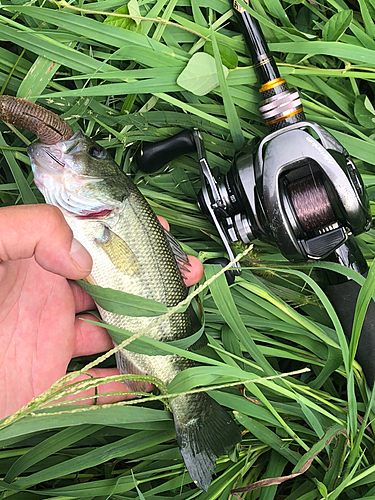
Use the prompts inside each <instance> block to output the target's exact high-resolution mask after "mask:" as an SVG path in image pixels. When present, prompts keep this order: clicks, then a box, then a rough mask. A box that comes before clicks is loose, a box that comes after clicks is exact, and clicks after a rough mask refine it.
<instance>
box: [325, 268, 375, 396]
mask: <svg viewBox="0 0 375 500" xmlns="http://www.w3.org/2000/svg"><path fill="white" fill-rule="evenodd" d="M363 276H364V277H366V276H367V272H366V273H365V274H363ZM360 289H361V286H360V285H359V284H358V283H357V282H356V281H354V280H348V281H346V282H344V283H340V284H337V285H328V286H327V287H326V288H325V293H326V294H327V296H328V298H329V300H330V301H331V303H332V305H333V307H334V308H335V311H336V314H337V316H338V318H339V320H340V322H341V325H342V328H343V330H344V333H345V335H346V336H347V338H348V339H350V337H351V334H352V326H353V318H354V312H355V306H356V303H357V298H358V294H359V291H360ZM355 357H356V359H357V361H358V362H359V364H360V365H361V366H362V368H363V372H364V374H365V377H366V380H367V383H368V385H369V387H370V388H372V387H373V385H374V382H375V362H374V360H375V302H374V301H373V299H371V300H370V303H369V305H368V309H367V312H366V316H365V319H364V321H363V326H362V330H361V335H360V338H359V343H358V349H357V353H356V356H355Z"/></svg>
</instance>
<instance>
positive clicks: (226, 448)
mask: <svg viewBox="0 0 375 500" xmlns="http://www.w3.org/2000/svg"><path fill="white" fill-rule="evenodd" d="M28 154H29V156H30V159H31V165H32V169H33V172H34V180H35V184H36V186H37V187H38V188H39V190H40V191H41V192H42V194H43V195H44V198H45V200H46V202H47V203H49V204H51V205H55V206H57V207H58V208H59V209H60V210H61V211H62V213H63V215H64V217H65V219H66V221H67V223H68V224H69V226H70V227H71V229H72V231H73V233H74V237H75V238H76V239H77V240H78V241H79V242H80V243H82V245H84V246H85V248H86V249H87V250H88V251H89V253H90V254H91V256H92V258H93V267H92V271H91V273H90V275H89V276H88V281H89V282H90V283H92V284H95V285H98V286H101V287H107V288H108V287H109V288H112V289H115V290H120V291H126V292H128V293H131V294H135V295H139V296H142V297H146V298H148V299H153V300H156V301H158V302H162V303H164V304H165V305H166V306H168V307H173V306H175V305H177V304H178V303H179V302H180V301H182V300H183V299H185V298H186V297H187V294H188V289H187V288H186V286H185V284H184V281H183V268H184V266H186V265H188V260H187V257H186V255H185V253H184V252H183V250H182V248H181V246H180V245H179V244H178V242H177V240H175V239H174V238H173V236H171V234H170V233H168V232H167V231H166V230H165V229H164V228H163V227H162V225H161V224H160V222H159V220H158V218H157V217H156V215H155V213H154V212H153V210H152V209H151V207H150V205H149V204H148V203H147V201H146V200H145V198H144V197H143V195H142V194H141V193H140V191H139V190H138V188H137V187H136V186H135V184H134V183H133V182H132V181H131V179H130V178H129V176H127V175H125V174H124V173H123V172H122V171H121V169H120V168H119V167H118V166H117V164H116V163H115V162H114V160H113V159H112V158H111V157H110V156H109V154H108V153H107V151H106V150H105V149H103V148H102V147H101V146H100V145H99V144H97V143H96V142H95V141H93V140H92V139H90V138H88V137H87V136H85V135H84V134H83V133H82V132H80V131H77V132H76V133H75V134H74V135H73V136H72V137H71V138H69V139H67V140H63V141H59V142H57V143H56V144H43V143H34V144H32V145H30V146H29V148H28ZM181 269H182V270H181ZM98 309H99V312H100V315H101V318H102V320H103V321H104V323H107V324H109V325H113V326H116V327H120V328H124V329H126V330H128V331H130V332H132V333H137V332H140V331H146V332H147V333H146V334H145V335H146V336H147V337H150V338H153V339H157V340H159V341H162V342H169V341H174V340H178V339H183V338H186V337H188V336H190V335H192V334H193V333H195V332H196V331H198V329H199V328H200V327H201V324H200V319H199V318H198V316H197V314H196V313H195V312H194V309H193V307H192V306H191V305H190V306H189V307H188V308H187V309H186V310H185V311H184V312H178V313H175V314H173V315H171V316H170V317H169V318H167V319H162V320H161V321H160V322H158V323H157V324H155V321H154V319H153V318H150V317H140V318H139V317H138V318H135V317H129V316H122V315H118V314H114V313H111V312H108V311H106V310H105V309H103V308H101V307H100V306H98ZM205 341H206V339H205V336H204V334H203V336H202V337H201V339H200V340H199V341H198V344H200V345H198V344H197V345H195V346H191V347H190V349H193V348H195V349H198V348H200V347H201V346H202V345H203V344H204V343H205ZM116 362H117V366H118V369H119V371H120V373H122V374H147V375H151V376H153V377H156V378H158V379H159V380H161V381H162V382H163V383H164V384H165V385H167V384H168V383H170V382H171V381H172V380H173V379H174V377H175V376H176V375H177V374H178V373H180V372H181V371H183V370H185V369H187V368H190V367H193V366H194V362H193V361H191V360H189V359H187V358H184V357H183V356H179V355H176V354H168V355H165V356H162V355H148V354H139V353H135V352H131V351H129V350H125V349H122V350H120V351H118V352H117V353H116ZM125 383H126V385H127V386H128V387H129V389H130V390H131V391H145V389H146V388H145V385H144V384H145V383H144V382H139V381H125ZM170 407H171V410H172V413H173V418H174V423H175V429H176V437H177V443H178V446H179V449H180V452H181V455H182V458H183V460H184V463H185V465H186V468H187V470H188V472H189V474H190V476H191V478H192V480H193V482H194V483H195V484H196V485H197V486H198V487H199V488H200V489H202V490H204V491H207V490H208V488H209V486H210V484H211V480H212V477H211V473H215V467H216V458H218V457H219V456H221V455H223V454H225V453H228V452H230V451H231V450H233V449H234V447H235V446H236V445H237V444H238V443H240V441H241V431H240V428H239V426H238V425H237V424H236V423H235V421H234V420H233V418H232V416H231V415H230V414H229V413H228V412H227V411H226V410H225V409H224V408H223V407H222V406H221V405H219V404H218V403H217V402H216V401H215V400H214V399H213V398H211V396H209V395H208V394H207V393H206V392H199V393H194V394H182V395H178V396H177V397H174V398H173V399H172V398H171V401H170Z"/></svg>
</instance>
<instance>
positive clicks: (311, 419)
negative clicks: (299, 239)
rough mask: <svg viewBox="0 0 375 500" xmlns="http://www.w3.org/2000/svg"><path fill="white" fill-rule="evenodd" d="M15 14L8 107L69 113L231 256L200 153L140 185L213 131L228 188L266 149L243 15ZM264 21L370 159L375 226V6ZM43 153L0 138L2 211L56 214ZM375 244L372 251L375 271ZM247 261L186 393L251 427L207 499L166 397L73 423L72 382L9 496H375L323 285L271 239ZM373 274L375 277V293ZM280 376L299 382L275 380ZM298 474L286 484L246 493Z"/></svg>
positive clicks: (265, 12) (369, 434) (216, 3)
mask: <svg viewBox="0 0 375 500" xmlns="http://www.w3.org/2000/svg"><path fill="white" fill-rule="evenodd" d="M0 7H1V12H0V40H1V43H0V87H1V92H2V93H5V94H10V95H17V96H19V97H25V98H27V99H29V100H31V101H36V102H38V103H39V104H41V105H43V106H45V107H47V108H49V109H51V110H53V111H55V112H57V113H59V114H61V115H62V116H63V117H64V118H66V119H67V120H68V121H69V123H71V125H72V127H73V128H74V129H77V128H81V129H82V130H83V131H84V133H85V134H87V135H89V136H91V137H93V138H94V139H95V140H97V141H98V142H99V143H100V144H101V145H103V146H104V147H106V148H107V149H108V150H109V151H110V153H111V154H112V155H113V157H114V158H115V159H116V161H117V162H118V163H119V165H121V167H122V168H123V170H124V171H125V172H126V173H128V174H129V175H131V176H132V178H133V179H134V181H135V182H136V183H137V184H138V186H139V187H140V189H141V190H142V192H143V194H144V195H145V196H146V197H147V199H148V200H149V202H150V204H151V206H152V207H153V209H154V210H155V212H156V213H157V214H158V215H162V216H164V217H166V218H167V219H168V220H169V222H170V223H171V229H172V233H173V234H174V235H175V236H176V237H177V238H178V239H179V240H180V241H181V243H182V245H183V246H184V248H185V249H186V250H187V251H188V252H189V253H193V254H195V255H198V256H199V257H200V258H201V259H207V258H209V257H215V256H221V255H224V250H223V247H222V245H221V243H220V241H219V239H218V236H217V234H216V233H215V230H214V228H213V226H212V225H211V224H210V223H209V222H208V221H207V220H206V219H205V218H204V217H203V216H202V215H201V214H200V213H199V211H198V209H197V207H196V198H197V193H198V191H199V189H200V178H199V170H198V165H197V162H196V158H195V157H194V155H187V156H184V157H181V158H178V159H176V160H174V161H173V162H171V163H170V164H169V165H168V166H167V167H166V168H165V169H164V170H163V171H162V172H158V173H157V174H154V175H145V174H142V173H140V172H137V171H136V169H135V167H134V164H133V163H132V161H131V159H132V156H133V154H134V152H135V150H136V148H137V147H138V146H139V144H140V142H141V141H144V142H149V141H157V140H160V139H164V138H166V137H170V136H171V135H173V134H175V133H177V132H179V131H180V130H181V129H184V128H189V129H192V128H199V129H200V130H201V132H202V135H203V138H204V141H205V145H206V148H207V152H208V161H209V163H210V166H211V167H212V169H213V171H214V173H215V175H223V174H225V172H227V171H228V169H229V167H230V164H231V161H232V158H233V156H234V153H235V150H236V149H238V148H240V147H241V146H243V145H245V144H246V143H248V141H250V140H251V139H252V138H253V137H254V136H263V135H265V134H266V133H267V131H266V128H265V127H264V125H263V123H262V121H261V118H260V116H259V113H258V100H259V93H258V86H257V82H256V79H255V74H254V71H253V69H252V67H251V61H250V59H249V55H248V52H247V50H246V47H245V45H244V42H243V39H242V37H241V35H240V34H239V28H238V25H237V24H236V22H235V20H234V19H233V17H232V12H231V9H230V5H229V2H227V1H224V0H139V1H137V0H130V2H129V3H128V4H127V5H124V0H101V1H97V2H95V1H94V2H89V1H85V0H71V1H69V2H66V1H64V0H59V1H42V0H31V1H27V2H26V1H24V0H13V1H8V0H3V2H2V4H1V5H0ZM250 11H251V13H252V14H253V15H254V16H255V17H256V18H257V19H258V20H259V21H260V24H261V26H262V28H263V30H264V33H265V36H266V38H267V40H268V42H269V46H270V50H271V51H272V53H273V54H274V56H275V59H276V61H277V63H278V66H279V69H280V72H281V75H282V76H283V77H285V78H286V80H287V82H288V83H289V85H290V86H294V87H296V88H298V89H299V90H300V93H301V97H302V101H303V105H304V108H305V111H306V116H307V119H309V120H312V121H316V122H317V123H319V124H320V125H323V126H324V127H326V128H327V129H328V130H329V131H330V132H331V133H332V134H333V135H334V136H335V137H336V138H337V139H338V140H339V141H340V142H341V143H342V144H343V145H344V146H345V147H346V148H347V150H348V151H349V153H350V154H351V155H352V157H353V159H354V162H355V164H356V166H357V167H358V169H359V170H360V172H361V174H362V176H363V179H364V182H365V185H366V188H367V190H368V193H369V197H370V200H371V208H372V210H374V202H373V200H375V142H374V132H375V111H374V108H373V104H372V103H373V100H374V83H373V80H374V78H375V41H374V36H375V24H374V19H375V1H374V0H358V1H357V0H346V1H344V0H321V1H314V0H303V1H296V0H285V1H281V0H251V7H250ZM113 13H115V14H116V15H114V14H113ZM129 15H130V16H131V18H130V17H129ZM32 140H34V138H33V137H31V135H30V134H28V133H27V132H24V131H17V130H15V129H14V128H12V127H8V126H7V125H5V124H3V123H1V124H0V148H1V151H2V153H3V154H2V155H1V158H0V182H1V185H0V201H1V204H2V205H11V204H21V203H36V202H42V201H43V200H42V199H41V196H40V194H39V192H38V191H37V190H36V188H35V186H34V185H33V181H32V174H31V171H30V162H29V159H28V157H27V155H26V146H27V144H28V143H29V142H30V141H32ZM374 234H375V233H374V231H373V230H372V229H371V230H370V231H369V232H368V233H366V234H365V235H362V236H361V237H359V238H357V239H358V242H359V244H360V247H361V249H362V251H363V253H364V254H365V256H366V258H367V259H368V261H369V263H370V264H371V262H372V259H373V255H374V251H375V238H374ZM242 250H243V248H237V249H236V252H241V251H242ZM241 262H242V265H243V267H244V270H243V273H242V276H241V277H240V278H237V279H236V282H235V284H234V285H233V286H231V287H230V288H229V287H228V285H227V284H226V281H225V278H224V277H223V275H222V274H220V273H218V268H217V267H213V266H206V274H205V279H209V278H211V277H212V276H214V275H215V276H216V278H215V279H214V280H213V281H212V283H211V284H210V286H209V287H205V288H203V289H202V290H200V293H199V294H200V298H201V301H202V303H203V308H204V311H205V329H206V332H207V334H208V336H209V345H208V347H206V348H205V349H204V350H202V351H200V352H199V353H197V354H196V359H197V360H198V361H200V362H201V363H200V365H199V366H198V367H197V368H195V369H194V370H195V371H194V373H192V374H190V376H183V377H181V378H180V379H179V380H178V383H177V381H176V382H175V383H172V384H171V386H170V387H169V388H168V390H169V392H170V393H179V392H184V391H188V390H194V388H196V387H197V386H198V385H199V386H204V387H207V388H209V389H210V390H211V394H212V395H213V397H215V399H217V400H218V401H219V402H220V403H221V404H223V405H224V406H226V407H227V408H228V411H231V412H234V416H235V418H236V420H237V421H238V423H239V425H241V426H242V429H243V442H242V445H241V447H240V448H239V449H238V450H236V452H235V453H234V454H233V455H232V456H231V457H222V458H221V459H220V460H219V461H218V465H217V472H218V474H217V475H216V476H215V479H214V481H213V483H212V485H211V488H210V490H209V491H208V493H204V492H202V491H200V490H198V489H196V488H195V487H194V485H192V484H191V480H190V477H189V475H188V474H187V473H186V470H185V468H184V464H183V462H182V459H181V456H180V454H179V451H178V447H177V444H176V441H175V434H174V426H173V421H172V418H171V414H170V413H169V412H168V411H167V410H165V408H164V406H163V403H162V401H160V399H161V398H160V397H158V396H156V397H155V395H150V396H148V397H143V398H141V399H136V400H134V401H129V402H125V403H124V404H121V405H113V406H108V407H95V406H94V407H91V408H85V407H84V406H79V407H72V406H67V405H58V403H57V402H56V401H57V399H58V397H59V395H61V391H62V389H61V387H59V386H57V387H55V388H54V390H53V391H52V390H51V391H49V393H46V394H44V395H42V396H41V397H40V398H38V399H37V400H36V401H34V402H33V403H32V404H30V405H29V407H27V408H25V409H23V410H22V412H19V413H18V414H16V415H14V416H12V417H11V418H10V419H8V420H5V421H2V422H0V474H1V475H2V479H1V480H0V498H2V499H5V498H8V497H12V500H13V499H14V500H33V499H40V498H43V499H46V500H47V499H52V498H55V499H60V500H68V499H76V498H79V499H87V500H89V499H95V500H99V499H100V500H106V499H113V500H117V499H118V500H120V499H122V500H128V499H129V500H130V499H134V498H138V499H147V500H149V499H150V500H151V499H155V500H156V499H158V500H162V499H170V498H179V499H193V498H199V500H208V499H212V500H216V499H220V500H224V499H225V500H226V499H228V498H231V497H232V498H243V499H247V500H249V499H258V498H259V499H260V500H273V499H275V500H281V499H283V500H297V499H298V500H315V499H317V500H323V499H329V500H334V499H340V500H349V499H350V500H352V499H367V500H370V499H375V486H374V484H375V465H374V423H373V419H374V404H373V402H371V394H370V393H369V391H368V388H367V387H366V386H365V383H364V378H363V373H362V370H361V367H360V366H359V365H358V364H357V363H356V362H355V361H353V359H352V356H351V355H350V352H351V351H350V350H349V347H348V345H347V343H346V341H345V338H344V337H343V334H342V330H341V329H340V325H339V323H338V320H337V317H336V316H335V313H334V311H333V309H332V307H330V304H329V302H328V300H327V298H326V297H325V295H324V293H323V292H322V290H321V288H320V286H319V284H320V275H319V269H318V270H315V268H314V267H313V266H312V265H311V264H305V265H299V266H296V265H292V264H290V263H288V262H286V261H285V259H283V257H282V256H281V255H280V254H279V253H278V251H277V249H275V248H272V247H271V246H267V245H265V244H263V243H260V242H259V241H255V242H254V246H253V247H252V248H251V250H250V252H249V253H248V254H247V255H246V256H244V257H243V259H242V261H241ZM372 277H373V270H372V269H371V271H370V276H369V279H368V280H367V287H366V285H365V287H366V288H365V289H364V293H365V295H367V297H369V296H370V295H371V293H372V289H371V287H370V285H369V283H370V281H369V280H371V279H372ZM334 325H335V326H334ZM359 328H360V325H357V333H358V331H359ZM164 349H165V347H164ZM169 349H172V348H171V347H170V348H169ZM255 360H256V362H255ZM88 361H91V362H92V363H97V361H95V359H94V360H93V359H91V360H84V359H76V360H74V361H73V362H72V365H71V370H82V369H85V368H84V367H85V366H86V363H87V362H88ZM112 362H113V360H112V359H106V360H104V361H102V363H104V364H109V363H112ZM271 367H272V368H273V369H274V370H276V371H277V372H278V373H280V374H281V375H282V377H279V378H271V379H266V377H267V375H269V374H270V373H272V369H271ZM72 384H73V385H72V391H73V392H75V393H77V398H79V390H80V388H79V387H77V386H74V381H73V382H72ZM290 474H293V477H291V478H290V479H289V480H287V481H285V482H283V483H281V484H280V485H277V484H275V485H271V486H263V487H260V488H257V489H255V490H253V491H240V492H235V491H233V488H240V487H246V486H248V485H251V484H253V483H254V482H256V481H258V480H261V479H264V478H274V477H280V476H287V475H290ZM231 492H232V493H231Z"/></svg>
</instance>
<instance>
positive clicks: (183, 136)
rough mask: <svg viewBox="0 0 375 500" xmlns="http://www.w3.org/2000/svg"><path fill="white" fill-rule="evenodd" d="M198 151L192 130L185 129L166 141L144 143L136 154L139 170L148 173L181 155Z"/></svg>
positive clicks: (135, 158)
mask: <svg viewBox="0 0 375 500" xmlns="http://www.w3.org/2000/svg"><path fill="white" fill-rule="evenodd" d="M195 151H196V145H195V141H194V137H193V134H192V132H190V130H183V131H182V132H180V133H179V134H177V135H174V136H173V137H169V138H168V139H164V141H159V142H154V143H150V144H143V145H142V146H141V147H140V148H138V150H137V152H136V153H135V155H134V160H135V162H136V163H137V166H138V168H139V170H141V171H142V172H145V173H147V174H151V173H153V172H156V171H157V170H159V169H161V168H162V167H164V166H165V165H166V164H167V163H169V162H170V161H171V160H174V159H175V158H178V157H179V156H182V155H184V154H187V153H193V152H195Z"/></svg>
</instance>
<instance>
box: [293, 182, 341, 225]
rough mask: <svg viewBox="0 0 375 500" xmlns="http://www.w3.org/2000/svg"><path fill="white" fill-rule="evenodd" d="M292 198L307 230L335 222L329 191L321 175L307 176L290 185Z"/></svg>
mask: <svg viewBox="0 0 375 500" xmlns="http://www.w3.org/2000/svg"><path fill="white" fill-rule="evenodd" d="M288 190H289V195H290V200H291V202H292V205H293V208H294V211H295V213H296V216H297V219H298V222H299V223H300V225H301V227H302V229H303V230H304V231H306V232H310V231H313V230H315V229H321V228H324V227H326V226H328V225H329V224H332V223H333V222H335V220H336V217H335V214H334V212H333V210H332V205H331V203H330V201H329V198H328V195H327V191H326V189H325V187H324V184H323V181H322V179H321V177H320V176H310V175H309V176H306V177H302V178H301V179H298V180H296V181H294V182H291V183H290V184H289V186H288Z"/></svg>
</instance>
